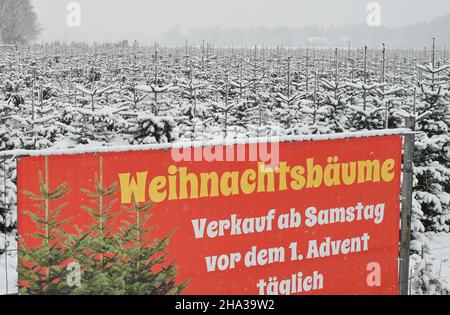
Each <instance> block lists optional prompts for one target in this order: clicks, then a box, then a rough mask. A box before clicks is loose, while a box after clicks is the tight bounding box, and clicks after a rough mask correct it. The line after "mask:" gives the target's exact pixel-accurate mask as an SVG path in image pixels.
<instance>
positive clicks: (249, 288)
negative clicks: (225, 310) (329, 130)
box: [18, 136, 402, 295]
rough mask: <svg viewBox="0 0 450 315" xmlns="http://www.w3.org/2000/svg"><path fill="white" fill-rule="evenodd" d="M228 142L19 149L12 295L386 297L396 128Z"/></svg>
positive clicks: (393, 250) (393, 232) (393, 239)
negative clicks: (261, 150) (259, 147)
mask: <svg viewBox="0 0 450 315" xmlns="http://www.w3.org/2000/svg"><path fill="white" fill-rule="evenodd" d="M231 148H232V147H228V151H227V148H226V147H213V148H207V149H206V150H209V151H208V152H209V154H210V155H211V153H214V154H216V157H217V156H219V154H218V153H220V152H222V153H224V154H223V155H222V157H224V158H223V159H222V160H221V159H216V160H213V161H211V158H208V155H207V154H203V155H202V156H201V155H200V154H199V155H197V161H196V158H195V156H196V155H195V154H196V153H195V152H196V151H191V152H190V151H187V150H184V151H183V150H177V149H173V150H150V151H136V152H121V153H113V152H111V153H97V154H79V155H59V156H39V157H24V158H21V159H20V160H19V164H18V172H19V173H18V185H19V198H18V207H19V235H20V236H21V257H20V260H21V264H20V268H19V281H20V286H21V288H22V292H24V293H26V292H39V290H41V291H42V292H51V291H50V288H51V287H52V286H54V287H55V290H57V289H58V288H60V290H63V291H64V290H66V291H64V292H67V293H75V294H76V293H77V292H78V293H86V292H89V290H91V291H90V293H97V292H96V285H97V284H98V283H100V280H99V279H102V281H105V283H108V282H107V281H110V283H113V284H110V287H111V286H112V287H114V286H117V288H116V289H117V290H118V291H116V292H121V293H130V292H134V293H138V294H140V293H142V294H145V293H149V294H150V293H151V294H154V293H156V294H158V293H161V294H171V293H181V294H243V295H246V294H251V295H253V294H255V295H258V294H264V295H267V294H398V262H397V257H398V241H399V216H400V211H399V208H400V199H399V195H400V173H401V155H402V139H401V137H400V136H382V137H370V138H354V139H338V140H323V141H311V142H308V141H304V142H293V143H288V142H282V143H279V145H278V146H277V147H272V152H271V154H272V161H271V162H272V165H271V166H270V165H269V164H270V163H266V164H265V166H264V163H263V162H261V156H262V155H261V154H259V155H254V156H253V157H256V156H257V157H258V158H257V159H252V158H250V157H252V152H251V151H252V150H253V149H254V147H252V145H249V144H247V145H245V147H244V148H245V150H244V151H242V152H241V156H239V152H238V146H237V145H236V146H234V147H233V148H235V149H236V150H234V152H233V151H230V150H231ZM275 149H276V150H278V151H277V152H275ZM196 150H205V148H197V149H196ZM175 151H177V152H175ZM225 152H227V153H230V152H231V153H230V155H229V156H226V154H225ZM203 153H204V152H203ZM266 153H267V152H266ZM274 153H276V154H277V156H276V163H275V164H274V163H273V162H274V160H275V158H274V156H275V155H274ZM189 154H191V155H189ZM232 154H234V155H233V157H234V160H231V161H230V157H231V156H232ZM244 155H246V158H242V157H243V156H244ZM189 157H190V159H191V161H188V160H189ZM265 162H267V160H266V161H265ZM267 165H269V166H267ZM274 165H275V166H274ZM150 203H151V205H152V206H150ZM146 207H147V208H148V209H146ZM148 215H151V216H148ZM133 226H134V228H133ZM83 235H84V236H85V237H84V238H83ZM86 236H87V237H86ZM155 239H156V240H155ZM152 244H153V245H152ZM132 248H138V249H139V248H142V250H143V249H147V251H146V253H147V254H148V255H147V256H146V257H145V258H142V257H139V255H138V254H137V253H136V251H134V252H133V251H132V250H131V249H132ZM148 249H152V250H153V251H152V252H151V253H150V252H149V251H148ZM77 251H78V252H77ZM35 253H38V254H39V255H40V257H46V259H41V265H40V267H39V268H36V266H34V267H33V264H34V265H36V264H38V263H39V260H38V258H37V257H38V256H39V255H36V254H35ZM42 253H44V254H42ZM58 253H60V254H58ZM61 253H63V254H61ZM143 253H144V250H143ZM58 255H59V256H58ZM64 255H66V256H64ZM55 257H56V258H55ZM52 258H53V259H52ZM73 263H75V264H73ZM77 266H78V267H77ZM142 266H145V268H147V269H148V272H149V273H150V275H147V271H146V269H142ZM169 266H170V268H168V267H169ZM33 272H34V275H33ZM36 272H37V273H38V274H39V275H38V276H36V275H35V273H36ZM74 272H78V273H79V274H78V275H77V274H75V275H74ZM102 273H104V275H103V277H102V278H99V277H100V276H99V274H102ZM144 274H146V275H147V276H146V277H144V276H143V275H144ZM151 274H153V275H155V276H158V277H157V278H155V277H151ZM120 275H125V276H123V279H122V278H121V277H122V276H120ZM127 275H129V276H127ZM139 275H142V279H139ZM65 276H70V277H72V279H69V280H68V279H65V278H64V277H65ZM77 276H78V278H77ZM58 277H60V278H58ZM95 277H97V278H95ZM119 278H120V279H121V280H120V281H119V280H115V279H119ZM155 279H156V280H155ZM140 281H141V282H143V283H146V284H147V289H146V290H147V291H145V292H141V291H133V290H137V289H136V288H137V286H138V284H139V282H140ZM152 281H153V282H152ZM158 281H159V282H158ZM116 282H117V283H116ZM58 285H59V286H60V287H58ZM180 285H181V287H177V286H180ZM83 286H85V287H83ZM72 287H74V289H73V291H71V290H72V289H71V288H72ZM121 287H123V288H124V290H123V291H120V290H119V289H120V288H121ZM61 288H62V289H61ZM77 288H78V289H77ZM165 288H166V289H167V290H165ZM170 288H172V289H170ZM177 289H179V290H178V291H177ZM33 290H34V291H33ZM83 290H84V291H83ZM98 290H103V289H102V286H101V285H99V289H98ZM101 292H103V291H101ZM101 292H99V293H101Z"/></svg>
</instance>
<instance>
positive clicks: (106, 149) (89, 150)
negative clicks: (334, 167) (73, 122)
mask: <svg viewBox="0 0 450 315" xmlns="http://www.w3.org/2000/svg"><path fill="white" fill-rule="evenodd" d="M412 132H413V131H411V130H410V129H404V128H400V129H386V130H371V131H357V132H346V133H335V134H324V135H302V136H284V137H278V136H277V137H267V138H240V139H227V141H226V142H225V141H223V140H219V141H217V140H215V141H194V142H189V141H187V142H178V143H169V144H150V145H127V146H98V147H93V146H78V147H75V148H71V149H45V150H11V151H3V152H0V157H21V156H53V155H76V154H93V153H119V152H133V151H150V150H169V149H172V148H190V147H208V146H221V145H235V144H255V143H272V142H303V141H324V140H338V139H352V138H368V137H381V136H393V135H405V134H410V133H412Z"/></svg>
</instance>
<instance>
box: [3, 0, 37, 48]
mask: <svg viewBox="0 0 450 315" xmlns="http://www.w3.org/2000/svg"><path fill="white" fill-rule="evenodd" d="M40 31H41V30H40V27H39V24H38V21H37V16H36V13H35V12H34V8H33V6H32V4H31V1H30V0H0V41H3V42H4V43H5V44H24V43H27V42H29V41H31V40H33V39H35V38H36V37H37V36H38V35H39V34H40Z"/></svg>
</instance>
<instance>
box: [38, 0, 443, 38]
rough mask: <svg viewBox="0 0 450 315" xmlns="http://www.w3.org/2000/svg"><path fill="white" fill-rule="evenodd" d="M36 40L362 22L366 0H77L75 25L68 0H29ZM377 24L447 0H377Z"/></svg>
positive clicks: (413, 19)
mask: <svg viewBox="0 0 450 315" xmlns="http://www.w3.org/2000/svg"><path fill="white" fill-rule="evenodd" d="M32 1H33V3H34V6H35V8H36V11H37V13H38V16H39V20H40V23H41V25H42V26H43V28H44V32H43V34H42V37H41V40H64V39H65V40H88V41H93V40H96V41H117V40H119V39H122V38H124V37H127V38H130V39H132V38H136V39H139V40H146V39H148V40H151V39H152V38H154V36H157V35H158V34H159V33H161V32H162V31H164V30H167V29H169V28H173V27H175V26H179V27H180V28H181V29H182V30H186V29H189V28H191V27H198V26H199V27H205V26H237V27H250V26H269V27H272V26H289V27H297V26H305V25H345V24H350V23H364V22H365V21H366V16H367V12H366V5H367V4H368V3H369V2H371V1H370V0H78V1H77V2H78V3H80V5H81V9H82V12H81V13H82V15H81V22H82V26H81V27H80V28H73V27H72V28H70V27H68V26H67V24H66V17H67V14H68V12H67V11H66V6H67V4H68V3H69V2H70V1H69V0H32ZM378 2H379V3H380V4H381V8H382V24H383V26H398V25H406V24H413V23H417V22H421V21H427V20H430V19H432V18H434V17H437V16H442V15H445V14H449V13H450V1H449V0H378Z"/></svg>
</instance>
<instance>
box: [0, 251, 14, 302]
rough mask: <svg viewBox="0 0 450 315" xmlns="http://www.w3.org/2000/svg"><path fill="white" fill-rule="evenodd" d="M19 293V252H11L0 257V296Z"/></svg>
mask: <svg viewBox="0 0 450 315" xmlns="http://www.w3.org/2000/svg"><path fill="white" fill-rule="evenodd" d="M6 265H7V268H5V266H6ZM17 292H18V289H17V252H16V251H9V252H8V253H4V254H3V255H0V294H16V293H17Z"/></svg>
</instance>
